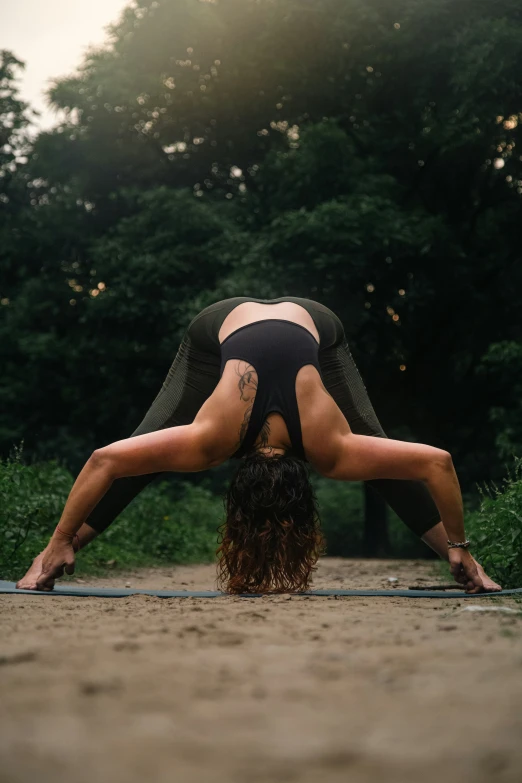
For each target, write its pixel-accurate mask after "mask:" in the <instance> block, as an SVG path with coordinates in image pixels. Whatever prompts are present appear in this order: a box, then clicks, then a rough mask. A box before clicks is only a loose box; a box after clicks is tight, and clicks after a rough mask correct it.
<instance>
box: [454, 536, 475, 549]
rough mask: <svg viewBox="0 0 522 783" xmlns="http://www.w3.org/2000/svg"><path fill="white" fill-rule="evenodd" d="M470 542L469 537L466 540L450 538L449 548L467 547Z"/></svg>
mask: <svg viewBox="0 0 522 783" xmlns="http://www.w3.org/2000/svg"><path fill="white" fill-rule="evenodd" d="M470 544H471V541H469V540H468V539H466V541H450V540H449V538H448V549H467V548H468V547H469V545H470Z"/></svg>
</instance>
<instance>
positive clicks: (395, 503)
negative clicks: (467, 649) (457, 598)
mask: <svg viewBox="0 0 522 783" xmlns="http://www.w3.org/2000/svg"><path fill="white" fill-rule="evenodd" d="M229 458H237V459H239V460H240V461H239V464H238V467H237V469H236V472H235V474H234V476H233V478H232V481H231V484H230V488H229V490H228V492H227V497H226V511H227V514H226V521H225V523H224V525H223V529H222V541H221V545H220V547H219V550H218V553H219V555H220V560H219V565H218V570H219V580H220V584H221V585H223V586H224V587H225V588H226V589H227V590H228V591H229V592H235V593H238V592H263V591H267V590H270V589H271V590H276V591H283V590H285V591H288V590H301V589H305V588H306V587H307V585H308V583H309V580H310V576H311V574H312V572H313V570H314V566H315V563H316V561H317V558H318V556H319V554H320V552H321V547H322V537H321V534H320V530H319V523H318V514H317V507H316V500H315V497H314V493H313V489H312V487H311V485H310V483H309V480H308V468H307V465H306V463H307V462H308V463H309V464H310V465H311V466H312V467H313V468H314V469H315V470H317V471H318V472H319V473H320V474H321V475H323V476H326V477H329V478H332V479H337V480H339V481H365V482H367V483H368V484H369V485H370V486H372V487H373V488H374V489H376V490H377V491H378V492H380V493H381V494H382V495H383V496H384V498H385V499H386V501H387V502H388V503H389V504H390V506H391V507H392V508H393V509H394V510H395V512H396V513H397V514H398V516H399V517H400V518H401V519H402V521H403V522H404V523H405V524H406V525H408V527H410V529H411V530H413V531H414V532H415V533H416V534H417V535H418V536H419V537H421V538H422V539H423V540H424V541H425V542H426V543H427V544H428V545H429V546H430V547H432V549H434V550H435V551H436V552H437V553H438V554H439V555H440V556H441V557H443V558H445V559H447V560H449V563H450V570H451V573H452V574H453V576H454V577H455V579H456V581H457V582H459V583H460V584H462V585H464V586H465V588H466V590H467V592H470V593H477V592H482V591H493V590H500V589H501V588H500V586H499V585H497V584H495V583H494V582H492V581H491V580H490V579H489V578H488V577H487V576H486V574H485V573H484V571H483V569H482V568H481V566H480V565H479V564H478V563H477V562H476V561H475V560H474V558H473V557H472V556H471V554H470V552H469V550H468V546H469V543H468V542H466V541H465V533H464V522H463V507H462V497H461V493H460V489H459V483H458V479H457V476H456V474H455V470H454V467H453V463H452V459H451V456H450V454H449V453H448V452H446V451H443V450H441V449H437V448H433V447H432V446H426V445H423V444H420V443H407V442H403V441H398V440H391V439H388V438H387V436H386V435H385V433H384V432H383V430H382V427H381V426H380V424H379V422H378V420H377V417H376V415H375V412H374V410H373V408H372V405H371V403H370V400H369V398H368V395H367V392H366V389H365V387H364V384H363V382H362V379H361V376H360V375H359V372H358V370H357V368H356V366H355V364H354V361H353V359H352V356H351V354H350V350H349V348H348V344H347V342H346V338H345V334H344V329H343V325H342V323H341V321H340V320H339V318H338V317H337V316H336V315H335V313H333V312H332V311H331V310H329V309H328V308H327V307H325V306H324V305H321V304H319V303H318V302H314V301H312V300H310V299H301V298H297V297H290V296H287V297H280V298H279V299H256V298H255V297H234V298H232V299H225V300H223V301H221V302H217V303H215V304H213V305H211V306H210V307H207V308H205V309H204V310H203V311H202V312H200V313H199V315H197V316H196V317H195V318H194V319H193V321H192V322H191V323H190V325H189V327H188V329H187V331H186V332H185V335H184V338H183V340H182V343H181V345H180V347H179V350H178V353H177V355H176V358H175V360H174V363H173V365H172V367H171V369H170V371H169V373H168V375H167V378H166V380H165V382H164V384H163V386H162V388H161V390H160V392H159V394H158V396H157V397H156V399H155V400H154V402H153V404H152V406H151V408H150V410H149V411H148V413H147V414H146V416H145V418H144V420H143V422H142V423H141V424H140V426H139V427H138V429H137V430H136V431H135V432H134V433H133V435H132V436H131V437H130V438H128V439H126V440H121V441H117V442H115V443H112V444H110V445H108V446H105V447H103V448H101V449H98V450H97V451H95V452H94V453H93V454H92V456H91V457H90V459H89V460H88V461H87V463H86V464H85V466H84V468H83V469H82V471H81V473H80V474H79V476H78V478H77V479H76V482H75V484H74V486H73V488H72V490H71V493H70V495H69V498H68V500H67V503H66V505H65V508H64V510H63V514H62V517H61V519H60V522H59V524H58V526H57V528H56V530H55V532H54V534H53V536H52V538H51V540H50V542H49V544H48V546H47V547H46V549H45V550H44V551H43V552H42V553H41V555H39V556H38V557H37V558H36V559H35V561H34V562H33V565H32V566H31V568H30V569H29V571H28V572H27V574H26V575H25V577H24V578H23V579H21V580H20V582H18V585H17V586H18V587H20V588H22V587H24V588H29V589H40V590H41V589H44V590H50V589H52V588H53V586H54V580H55V579H56V578H57V577H59V576H61V575H62V574H63V573H64V570H65V572H66V573H68V574H70V573H73V571H74V555H75V552H76V551H78V549H81V548H83V547H84V546H85V545H86V544H88V543H89V541H91V540H92V539H93V538H94V537H95V536H97V535H98V534H99V533H101V532H102V531H103V530H105V529H106V528H107V527H108V525H110V524H111V522H112V521H113V520H114V519H115V518H116V517H117V516H118V514H119V513H120V512H121V511H122V510H123V509H124V508H125V506H127V504H128V503H129V502H130V501H131V500H132V499H133V498H134V497H135V496H136V495H137V494H138V493H139V492H140V491H141V490H142V489H143V488H144V487H145V486H146V485H147V484H148V483H149V482H150V481H151V480H152V479H153V478H154V477H155V476H157V475H159V474H160V473H162V472H164V471H183V472H186V471H200V470H207V469H209V468H212V467H214V466H216V465H220V464H221V463H223V462H225V461H226V460H227V459H229Z"/></svg>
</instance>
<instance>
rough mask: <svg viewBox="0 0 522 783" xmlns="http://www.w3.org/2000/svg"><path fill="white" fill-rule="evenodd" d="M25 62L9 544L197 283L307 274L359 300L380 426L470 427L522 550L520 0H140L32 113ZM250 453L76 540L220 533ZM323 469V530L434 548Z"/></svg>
mask: <svg viewBox="0 0 522 783" xmlns="http://www.w3.org/2000/svg"><path fill="white" fill-rule="evenodd" d="M22 68H23V63H22V62H20V60H18V59H17V57H16V52H11V51H8V50H4V51H2V52H1V55H0V368H1V375H0V454H1V455H2V456H3V461H2V463H1V465H0V501H1V504H2V505H1V508H0V528H1V531H2V544H1V545H0V556H1V557H3V559H4V565H3V569H4V572H5V571H6V569H7V570H9V569H11V570H12V569H15V568H16V569H18V568H20V567H21V565H22V564H23V563H25V562H26V561H27V559H28V557H29V553H32V555H34V554H35V552H34V548H35V547H36V546H37V545H39V544H40V542H41V541H43V540H44V538H45V536H46V535H48V533H49V531H50V530H51V529H52V526H53V525H54V524H55V523H56V521H57V517H58V515H59V511H60V507H61V505H62V504H63V501H64V499H65V498H66V497H67V493H68V491H69V489H70V485H71V482H72V479H73V476H74V475H76V474H77V472H78V471H79V470H80V469H81V466H82V465H83V463H84V462H85V460H86V459H87V458H88V456H89V455H90V453H91V452H92V451H93V450H94V449H95V448H98V447H100V446H103V445H105V444H107V443H110V442H112V441H114V440H118V439H120V438H123V437H127V436H128V435H130V433H131V432H132V431H133V430H134V429H135V427H136V426H137V424H138V423H139V422H140V421H141V419H142V417H143V415H144V413H145V411H146V410H147V408H148V406H149V405H150V403H151V401H152V399H153V398H154V396H155V394H156V393H157V390H158V389H159V387H160V386H161V383H162V382H163V380H164V377H165V375H166V373H167V370H168V368H169V366H170V364H171V363H172V360H173V358H174V356H175V354H176V351H177V347H178V344H179V342H180V340H181V337H182V335H183V332H184V330H185V329H186V326H187V324H188V322H189V321H190V320H191V318H193V317H194V316H195V315H196V314H197V313H198V312H199V310H201V309H202V308H203V307H205V306H206V305H208V304H210V303H212V302H214V301H216V300H219V299H223V298H226V297H230V296H238V295H241V296H242V295H251V296H255V297H262V298H275V297H280V296H284V295H292V296H302V297H307V298H311V299H316V300H318V301H320V302H322V303H324V304H325V305H327V306H328V307H330V308H332V309H333V310H335V312H336V313H337V314H338V315H339V316H340V318H341V319H342V321H343V323H344V326H345V330H346V334H347V336H348V340H349V343H350V346H351V350H352V353H353V355H354V358H355V360H356V362H357V364H358V366H359V369H360V371H361V374H362V376H363V378H364V381H365V385H366V387H367V389H368V392H369V394H370V398H371V400H372V402H373V404H374V407H375V409H376V411H377V414H378V416H379V419H380V421H381V423H382V424H383V426H384V428H385V431H386V432H387V434H388V435H389V436H390V437H394V438H399V439H404V440H416V441H420V442H424V443H429V444H432V445H434V446H438V447H440V448H444V449H447V450H448V451H450V452H451V454H452V456H453V460H454V463H455V466H456V469H457V473H458V476H459V479H460V482H461V487H462V490H463V495H464V498H465V502H466V507H467V509H468V514H469V517H468V518H469V528H470V529H472V530H475V534H476V538H478V539H480V537H481V536H482V537H483V539H484V540H486V539H491V538H492V537H496V539H497V540H501V539H502V537H503V536H504V537H505V536H508V539H506V540H509V542H510V544H509V546H510V547H511V549H510V552H511V553H512V556H513V561H512V564H511V566H510V568H511V572H510V573H511V574H513V573H514V572H513V569H516V568H519V569H520V573H521V574H522V550H520V551H519V549H517V547H520V546H522V542H521V539H522V536H521V537H519V535H518V534H519V533H520V527H521V525H522V489H521V487H520V482H519V479H518V478H517V475H516V471H517V470H518V457H519V455H521V452H522V449H521V445H522V318H521V315H520V305H519V293H518V290H519V288H521V287H522V267H521V264H520V255H521V252H520V236H521V232H520V226H521V222H522V221H521V217H522V209H521V207H522V142H521V133H520V126H521V123H522V10H521V8H520V5H519V3H518V2H517V0H498V2H496V3H494V4H493V3H490V2H486V0H422V2H419V0H398V2H395V3H393V4H390V3H389V2H384V1H383V0H364V2H363V0H314V2H313V3H312V2H308V0H206V1H205V0H161V2H159V1H154V2H153V1H152V0H134V2H132V3H130V4H129V5H128V6H127V8H126V9H125V11H124V12H123V14H122V16H121V17H120V19H119V20H118V21H116V22H115V23H114V25H113V26H112V27H111V29H110V31H109V33H108V36H107V40H106V43H105V45H104V46H102V47H99V48H96V49H91V50H90V51H89V52H88V54H87V55H86V56H85V57H84V59H83V61H82V63H81V64H80V66H79V68H78V71H77V73H76V74H74V75H71V76H67V77H64V78H58V79H57V80H56V82H55V83H54V85H53V86H52V88H51V89H50V91H49V100H50V101H51V102H52V104H53V105H54V106H55V107H57V108H60V109H62V110H63V111H64V112H65V115H64V117H65V119H63V120H62V121H60V122H58V123H57V124H56V126H55V127H53V128H51V129H49V130H45V131H41V132H40V133H38V134H37V135H36V136H34V135H32V134H30V133H29V123H30V121H31V118H32V116H33V115H32V109H31V107H30V106H28V105H27V104H25V103H24V102H23V101H22V100H21V99H20V98H19V94H18V89H17V77H18V75H19V74H20V71H21V69H22ZM513 466H515V473H514V474H513V473H512V468H513ZM232 469H233V466H232V465H230V464H227V465H224V466H222V467H220V468H217V469H214V470H213V471H210V472H208V473H200V474H183V475H174V476H171V477H169V480H168V481H166V482H163V483H160V484H158V485H156V486H154V487H151V488H150V489H148V490H146V491H145V492H144V493H143V495H142V497H141V498H139V499H138V500H137V501H135V502H134V503H133V504H132V505H131V507H129V509H128V511H126V512H124V514H123V515H122V518H121V519H120V520H119V521H118V522H116V523H115V524H114V525H113V526H112V528H111V529H110V530H109V531H107V533H106V534H105V536H104V537H102V538H101V539H100V540H99V542H96V543H95V544H94V545H93V547H92V550H91V551H92V554H90V555H89V556H88V557H87V555H86V561H85V562H86V563H87V564H90V565H91V566H92V567H96V566H98V567H101V566H102V564H103V563H107V562H113V561H114V560H116V561H117V562H118V563H132V562H138V561H139V562H143V561H144V559H145V560H146V559H147V558H149V559H150V561H151V562H157V561H158V560H163V561H166V560H168V561H174V562H181V561H183V562H189V561H194V560H197V559H202V558H210V557H212V553H213V550H214V548H215V546H214V544H215V529H216V527H217V525H218V524H219V522H220V518H221V517H222V506H221V496H222V493H223V490H224V487H225V486H226V483H227V480H228V478H229V476H230V472H231V470H232ZM510 474H511V478H510V477H509V476H510ZM491 482H495V487H496V489H494V490H493V492H494V493H495V492H496V493H497V497H498V500H497V501H496V506H495V508H496V509H497V511H496V512H495V513H494V512H493V510H492V509H493V505H494V504H493V501H491V503H492V505H490V506H489V507H488V508H489V510H488V511H487V513H486V507H485V505H484V504H485V503H486V505H487V502H488V501H486V500H484V499H483V502H482V508H480V501H481V496H480V491H479V490H480V487H481V486H482V487H484V486H485V483H488V484H489V486H492V485H491ZM314 483H315V486H316V489H317V493H318V497H319V500H320V504H321V508H322V514H323V522H324V526H325V530H326V533H327V537H328V545H329V553H330V554H339V555H344V556H358V555H361V554H362V555H369V556H376V555H377V556H389V555H393V556H416V557H417V556H423V555H426V556H427V555H428V554H429V550H428V549H427V547H426V546H425V545H424V544H422V543H421V542H419V541H417V540H416V539H415V538H414V537H413V535H412V534H411V533H410V532H409V531H408V530H407V529H405V528H404V527H403V526H402V524H401V523H400V522H399V521H398V520H397V519H396V518H395V517H394V516H393V515H391V514H388V513H387V511H386V508H385V506H384V505H383V504H382V503H381V502H380V500H379V498H378V497H377V496H374V495H373V494H370V493H369V492H366V491H365V489H364V487H363V486H361V485H359V484H350V485H347V484H341V483H336V482H327V481H325V480H324V479H321V478H320V477H317V476H314ZM499 487H500V488H499ZM508 496H509V498H511V499H510V500H509V502H507V500H506V498H508ZM500 502H502V503H503V504H504V505H503V506H502V510H501V512H499V511H498V509H499V505H498V504H499V503H500ZM495 514H496V516H495ZM499 514H500V516H499ZM488 526H489V527H488ZM491 526H493V527H491ZM495 526H496V527H495ZM467 528H468V525H467ZM488 531H489V532H488ZM495 531H496V532H495ZM517 531H518V532H517ZM499 537H500V538H499ZM102 539H103V541H102ZM484 546H486V544H484ZM484 551H486V550H484ZM504 551H505V550H504ZM486 554H487V552H486ZM517 564H518V565H517ZM517 586H519V585H517Z"/></svg>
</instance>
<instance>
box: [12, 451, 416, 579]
mask: <svg viewBox="0 0 522 783" xmlns="http://www.w3.org/2000/svg"><path fill="white" fill-rule="evenodd" d="M22 457H23V455H22V451H21V450H20V449H15V450H14V452H13V454H12V456H11V457H10V458H8V459H6V460H2V461H0V576H1V578H2V579H8V578H12V579H19V578H20V577H21V576H22V574H23V573H24V572H25V570H26V569H27V568H28V567H29V565H30V564H31V561H32V559H33V557H34V556H35V555H36V554H37V553H38V552H40V551H41V550H42V549H43V548H44V547H45V546H46V544H47V542H48V540H49V536H50V535H51V533H52V531H53V530H54V528H55V526H56V524H57V522H58V520H59V518H60V514H61V511H62V509H63V505H64V503H65V501H66V499H67V496H68V494H69V492H70V489H71V486H72V483H73V477H72V475H71V473H70V472H69V471H68V470H67V469H66V468H64V467H63V466H61V465H59V464H58V463H57V462H56V461H52V462H40V463H35V464H32V465H26V464H24V461H23V458H22ZM313 482H314V489H315V491H316V494H317V499H318V503H319V509H320V514H321V525H322V529H323V531H324V534H325V537H326V543H327V553H328V554H329V555H333V556H341V555H344V556H350V557H357V556H360V555H361V554H362V529H363V525H362V521H363V502H362V499H363V494H362V492H361V487H360V485H359V484H355V483H352V484H337V483H334V482H329V481H326V480H325V479H322V478H320V477H317V476H316V477H314V479H313ZM223 519H224V507H223V499H222V497H221V495H220V494H219V493H216V492H212V491H211V490H210V489H209V488H208V487H205V486H201V485H200V486H194V485H193V484H192V483H190V482H188V481H181V482H166V481H163V482H159V483H155V484H152V485H151V486H149V487H148V488H147V489H145V490H144V491H143V492H142V493H141V495H139V496H138V497H137V498H136V500H134V501H133V502H132V503H131V504H130V505H129V506H128V508H127V509H126V510H125V511H124V512H123V513H122V514H121V515H120V517H119V518H118V520H117V521H116V522H115V523H114V524H113V525H112V526H111V527H109V528H108V529H107V530H106V531H105V533H104V534H103V535H102V536H100V537H99V538H97V539H95V540H94V541H93V542H92V543H91V544H89V546H88V547H86V549H85V550H84V551H82V552H81V553H80V554H79V555H78V557H77V561H76V575H79V576H81V575H82V574H84V573H92V572H94V573H98V572H100V571H103V570H107V569H108V568H128V567H135V566H144V565H148V564H153V563H155V564H158V563H159V564H161V563H195V562H198V563H202V562H213V561H214V560H215V551H216V549H217V545H218V527H219V526H220V524H221V523H222V522H223ZM390 534H391V535H390V538H391V544H392V547H391V554H392V555H395V556H399V555H402V556H405V557H407V556H418V555H420V554H421V552H422V551H423V549H425V545H424V544H422V542H419V541H418V540H417V539H416V538H415V537H414V536H413V534H411V533H410V532H409V531H408V530H407V528H405V527H404V525H403V524H402V523H401V522H400V520H399V519H398V518H397V517H395V516H393V518H392V520H391V525H390Z"/></svg>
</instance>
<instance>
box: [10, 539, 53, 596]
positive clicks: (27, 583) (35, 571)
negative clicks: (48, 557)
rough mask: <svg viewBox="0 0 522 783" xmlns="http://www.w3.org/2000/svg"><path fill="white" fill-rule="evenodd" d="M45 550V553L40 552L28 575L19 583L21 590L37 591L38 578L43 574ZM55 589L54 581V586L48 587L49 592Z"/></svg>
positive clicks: (17, 584) (18, 586)
mask: <svg viewBox="0 0 522 783" xmlns="http://www.w3.org/2000/svg"><path fill="white" fill-rule="evenodd" d="M44 554H45V549H44V550H43V552H40V554H39V555H38V556H37V557H35V559H34V560H33V564H32V566H31V567H30V569H29V570H28V572H27V573H26V575H25V576H23V577H22V579H20V580H19V581H18V582H17V583H16V586H17V588H18V589H19V590H36V582H37V580H38V578H39V577H40V575H41V573H42V561H43V558H44ZM53 587H54V580H53V582H52V585H50V586H49V587H48V589H49V590H52V588H53Z"/></svg>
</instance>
